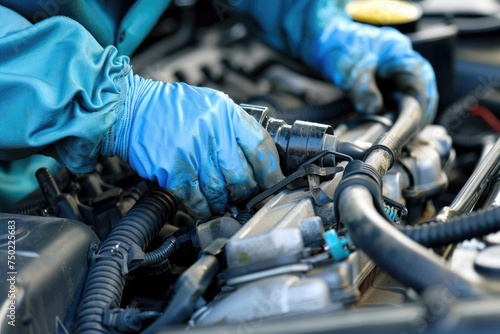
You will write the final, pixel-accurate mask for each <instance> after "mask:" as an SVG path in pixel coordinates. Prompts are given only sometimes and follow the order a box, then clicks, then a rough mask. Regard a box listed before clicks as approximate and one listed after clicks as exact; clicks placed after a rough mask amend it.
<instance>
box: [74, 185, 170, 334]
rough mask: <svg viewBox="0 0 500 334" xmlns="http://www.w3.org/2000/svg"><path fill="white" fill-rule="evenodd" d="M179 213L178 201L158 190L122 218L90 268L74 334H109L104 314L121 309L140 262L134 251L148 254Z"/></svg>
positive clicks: (165, 192)
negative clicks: (132, 271)
mask: <svg viewBox="0 0 500 334" xmlns="http://www.w3.org/2000/svg"><path fill="white" fill-rule="evenodd" d="M176 211H177V201H176V200H175V198H174V197H173V196H172V195H171V194H170V193H168V192H167V191H166V190H164V189H160V188H155V189H152V190H150V191H148V192H147V193H145V194H144V195H143V196H142V197H141V199H140V200H139V201H138V202H137V203H136V204H135V205H134V207H133V208H132V209H131V210H130V211H129V212H128V213H127V214H126V215H125V216H124V217H123V218H122V220H121V221H120V223H119V224H118V226H117V227H116V228H115V229H114V230H113V231H112V232H111V234H110V236H109V237H108V239H106V241H105V242H104V243H103V244H102V245H101V248H100V249H99V252H98V253H97V255H96V256H95V257H94V259H93V261H92V263H91V265H90V269H89V274H88V276H87V281H86V284H85V288H84V292H83V297H82V300H81V302H80V306H79V310H78V316H77V321H76V328H75V330H74V332H76V333H108V330H107V329H106V328H104V327H103V325H102V321H103V314H104V312H105V310H107V309H110V308H117V307H119V306H120V301H121V298H122V293H123V288H124V285H125V279H126V276H127V274H128V267H131V266H133V265H134V263H133V261H134V260H135V259H136V257H135V256H134V255H135V254H134V249H135V250H136V252H135V253H140V252H137V249H142V251H144V249H145V248H146V246H147V245H148V244H149V243H150V242H151V240H152V239H153V237H154V236H155V235H156V234H157V233H158V232H159V231H160V229H161V227H162V226H163V224H164V223H165V222H166V221H167V220H168V219H170V218H171V217H173V215H174V214H175V212H176ZM138 255H139V257H140V254H138ZM137 260H141V259H140V258H138V259H137ZM135 264H137V262H136V263H135Z"/></svg>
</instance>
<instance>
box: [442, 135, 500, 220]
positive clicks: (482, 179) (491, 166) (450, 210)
mask: <svg viewBox="0 0 500 334" xmlns="http://www.w3.org/2000/svg"><path fill="white" fill-rule="evenodd" d="M499 168H500V138H498V139H497V141H496V143H495V145H493V147H492V148H491V149H490V151H489V152H488V153H487V154H486V155H485V156H484V158H483V159H482V160H481V161H480V162H479V165H478V166H477V167H476V169H475V170H474V172H473V173H472V175H471V176H470V178H469V179H468V180H467V182H466V183H465V185H464V186H463V187H462V189H461V190H460V192H459V193H458V195H457V196H456V197H455V199H454V200H453V202H451V204H450V205H449V206H447V207H444V208H443V209H442V210H441V211H440V212H439V214H438V216H437V217H436V219H438V220H441V221H446V220H447V219H448V218H449V217H453V216H457V215H460V214H463V213H469V212H470V211H471V210H472V209H473V208H474V206H475V205H476V203H477V201H478V200H479V197H480V196H481V194H482V193H483V191H484V189H486V187H487V186H488V184H489V182H490V181H491V179H492V178H493V176H494V175H495V174H496V173H497V171H498V170H499Z"/></svg>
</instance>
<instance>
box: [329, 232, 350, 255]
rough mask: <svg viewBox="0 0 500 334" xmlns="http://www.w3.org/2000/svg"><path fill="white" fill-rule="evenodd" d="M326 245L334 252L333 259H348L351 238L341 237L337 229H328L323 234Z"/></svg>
mask: <svg viewBox="0 0 500 334" xmlns="http://www.w3.org/2000/svg"><path fill="white" fill-rule="evenodd" d="M323 238H324V239H325V241H326V245H327V246H328V249H329V250H330V253H331V254H332V257H333V259H334V260H335V261H336V262H338V261H342V260H344V259H346V258H347V257H348V256H349V254H350V253H351V251H350V250H349V247H348V246H347V244H348V242H349V239H348V238H347V237H345V238H343V239H340V238H339V235H338V234H337V232H336V231H335V230H328V231H326V232H325V233H324V234H323Z"/></svg>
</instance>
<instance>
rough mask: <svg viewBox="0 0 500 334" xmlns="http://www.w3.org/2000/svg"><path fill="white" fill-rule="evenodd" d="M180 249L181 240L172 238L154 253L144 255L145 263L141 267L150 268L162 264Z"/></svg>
mask: <svg viewBox="0 0 500 334" xmlns="http://www.w3.org/2000/svg"><path fill="white" fill-rule="evenodd" d="M178 248H179V240H177V238H176V237H170V238H168V239H167V240H165V242H164V243H163V244H162V245H161V246H160V247H158V248H157V249H155V250H154V251H152V252H149V253H146V254H145V255H144V261H143V262H142V263H141V267H150V266H154V265H157V264H160V263H162V262H163V261H165V260H166V259H168V258H169V257H170V256H171V255H172V254H173V253H174V252H175V251H176V250H177V249H178Z"/></svg>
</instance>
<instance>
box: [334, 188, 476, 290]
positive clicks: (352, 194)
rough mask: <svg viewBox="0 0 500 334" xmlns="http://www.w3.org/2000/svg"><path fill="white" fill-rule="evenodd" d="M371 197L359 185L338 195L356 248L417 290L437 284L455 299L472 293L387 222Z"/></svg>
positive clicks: (434, 258)
mask: <svg viewBox="0 0 500 334" xmlns="http://www.w3.org/2000/svg"><path fill="white" fill-rule="evenodd" d="M372 200H373V197H372V195H371V194H370V192H369V191H368V189H366V188H364V187H363V186H360V185H353V186H350V187H348V188H346V189H345V190H344V191H343V192H342V194H341V195H340V197H339V207H340V212H341V214H342V219H343V222H344V223H345V225H346V226H347V231H348V233H349V239H350V240H351V241H353V242H354V244H355V245H356V246H357V247H359V248H360V249H362V250H363V252H365V253H366V254H367V255H368V256H369V257H370V258H371V259H373V261H375V263H377V265H379V266H380V268H382V269H383V270H385V271H387V272H388V273H389V274H390V275H391V276H393V277H394V278H395V279H397V280H398V281H399V282H401V283H403V284H404V285H406V286H409V287H411V288H413V289H415V290H416V291H417V292H419V293H422V292H424V291H425V290H426V289H428V288H430V287H438V286H439V287H442V288H443V289H447V290H449V291H450V292H451V293H452V294H453V295H454V296H455V297H457V298H462V297H469V296H471V295H473V289H472V287H471V285H470V283H468V282H467V281H466V280H465V279H463V278H462V277H460V276H459V275H458V274H456V273H454V272H452V271H451V270H450V269H448V268H446V266H445V265H444V262H443V261H442V259H440V258H439V257H438V256H436V255H434V254H432V253H430V252H429V251H428V250H427V249H426V248H424V247H422V246H421V245H419V244H418V243H416V242H415V241H413V240H411V239H410V238H408V237H407V236H405V235H404V234H403V233H401V232H400V231H398V230H397V229H396V228H394V227H393V226H392V225H391V224H389V223H388V222H387V220H386V219H385V218H384V217H383V216H382V215H381V214H380V213H379V212H378V211H377V209H376V208H375V206H374V205H373V202H372Z"/></svg>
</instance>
